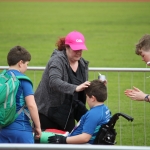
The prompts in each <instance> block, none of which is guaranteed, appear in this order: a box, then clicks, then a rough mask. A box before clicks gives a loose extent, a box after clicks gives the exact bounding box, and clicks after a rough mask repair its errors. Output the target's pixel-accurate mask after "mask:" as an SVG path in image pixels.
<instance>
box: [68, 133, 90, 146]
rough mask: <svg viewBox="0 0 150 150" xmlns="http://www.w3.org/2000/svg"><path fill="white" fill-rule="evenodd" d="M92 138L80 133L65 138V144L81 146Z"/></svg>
mask: <svg viewBox="0 0 150 150" xmlns="http://www.w3.org/2000/svg"><path fill="white" fill-rule="evenodd" d="M91 137H92V136H91V135H90V134H87V133H82V134H79V135H76V136H71V137H67V139H66V143H67V144H83V143H87V142H88V141H89V140H90V138H91Z"/></svg>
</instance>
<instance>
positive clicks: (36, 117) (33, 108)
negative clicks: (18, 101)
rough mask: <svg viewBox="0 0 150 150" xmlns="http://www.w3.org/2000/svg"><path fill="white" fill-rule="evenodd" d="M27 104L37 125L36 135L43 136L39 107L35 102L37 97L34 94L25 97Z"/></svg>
mask: <svg viewBox="0 0 150 150" xmlns="http://www.w3.org/2000/svg"><path fill="white" fill-rule="evenodd" d="M25 101H26V105H27V107H28V109H29V112H30V115H31V118H32V120H33V122H34V125H35V135H36V137H37V138H39V137H40V136H41V126H40V120H39V115H38V109H37V105H36V103H35V99H34V96H33V95H29V96H26V97H25Z"/></svg>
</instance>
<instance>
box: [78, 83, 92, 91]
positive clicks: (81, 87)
mask: <svg viewBox="0 0 150 150" xmlns="http://www.w3.org/2000/svg"><path fill="white" fill-rule="evenodd" d="M89 85H90V82H89V81H86V82H84V83H82V84H80V85H78V86H77V87H76V90H75V91H76V92H80V91H83V90H84V89H85V88H88V86H89Z"/></svg>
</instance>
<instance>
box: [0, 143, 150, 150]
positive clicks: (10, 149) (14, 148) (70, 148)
mask: <svg viewBox="0 0 150 150" xmlns="http://www.w3.org/2000/svg"><path fill="white" fill-rule="evenodd" d="M41 149H42V150H150V147H146V146H104V145H89V144H80V145H79V144H67V145H66V144H0V150H41Z"/></svg>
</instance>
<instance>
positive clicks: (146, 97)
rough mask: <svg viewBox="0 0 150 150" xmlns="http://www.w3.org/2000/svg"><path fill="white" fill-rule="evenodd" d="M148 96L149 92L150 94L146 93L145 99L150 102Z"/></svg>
mask: <svg viewBox="0 0 150 150" xmlns="http://www.w3.org/2000/svg"><path fill="white" fill-rule="evenodd" d="M148 96H149V94H148V95H146V96H145V98H144V100H145V101H146V102H150V100H149V98H148Z"/></svg>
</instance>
